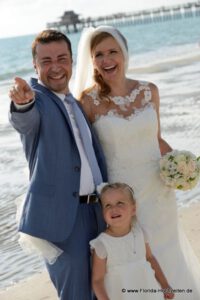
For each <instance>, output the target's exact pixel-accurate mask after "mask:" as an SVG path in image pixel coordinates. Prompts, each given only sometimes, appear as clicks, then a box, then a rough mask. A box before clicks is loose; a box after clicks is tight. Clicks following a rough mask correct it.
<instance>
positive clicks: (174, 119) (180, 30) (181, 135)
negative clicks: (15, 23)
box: [0, 17, 200, 288]
mask: <svg viewBox="0 0 200 300" xmlns="http://www.w3.org/2000/svg"><path fill="white" fill-rule="evenodd" d="M119 29H120V30H121V32H122V33H123V34H124V35H125V36H126V38H127V40H128V45H129V53H130V66H129V74H128V75H129V76H130V77H134V78H138V79H143V80H149V81H152V82H154V83H155V84H156V85H157V86H158V87H159V90H160V98H161V104H160V118H161V128H162V135H163V137H164V138H165V139H166V140H167V141H168V142H169V144H171V145H172V147H173V148H176V149H185V150H190V151H192V152H194V153H195V154H196V155H199V154H200V122H199V113H200V81H199V70H200V17H193V18H185V19H180V20H173V21H166V22H163V23H151V24H148V25H145V24H144V25H138V26H133V25H132V26H124V27H121V28H119ZM33 38H34V35H30V36H21V37H15V38H7V39H0V95H1V96H0V228H1V231H0V288H4V287H6V286H9V285H11V284H12V283H13V282H16V281H19V280H21V279H24V278H26V277H28V276H30V275H32V274H34V273H37V272H39V271H40V270H41V269H42V268H43V263H42V261H41V260H40V259H39V258H37V257H35V256H32V255H31V256H29V255H27V254H25V253H24V252H23V251H22V250H21V249H20V247H19V246H18V243H17V238H18V237H17V228H16V221H15V213H16V206H15V199H16V198H17V197H18V196H19V195H21V194H22V193H24V192H25V191H26V188H27V184H28V175H27V164H26V161H25V158H24V155H23V152H22V147H21V143H20V140H19V136H18V135H17V133H16V132H15V131H14V130H13V129H12V128H11V126H10V125H9V123H8V110H9V99H8V96H7V94H8V90H9V87H10V86H11V84H12V81H13V77H14V76H21V77H23V78H25V79H28V78H29V77H30V76H32V75H34V69H33V67H32V58H31V43H32V40H33ZM69 38H70V39H71V41H72V46H73V47H72V48H73V53H74V68H75V65H76V59H75V58H76V50H77V43H78V40H79V38H80V33H77V34H70V35H69ZM71 84H72V85H73V78H72V83H71ZM192 201H200V186H198V187H197V188H195V189H194V190H192V191H189V192H184V193H183V192H179V193H178V194H177V203H178V205H179V206H181V205H188V204H190V203H191V202H192Z"/></svg>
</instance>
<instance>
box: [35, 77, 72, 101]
mask: <svg viewBox="0 0 200 300" xmlns="http://www.w3.org/2000/svg"><path fill="white" fill-rule="evenodd" d="M38 83H39V84H40V85H42V86H44V87H46V86H45V84H44V83H43V82H42V81H41V80H40V79H38ZM51 92H52V93H54V94H55V95H56V96H57V97H58V98H59V99H60V100H62V101H64V99H65V97H66V96H67V95H70V94H71V93H70V92H69V93H67V95H65V94H62V93H56V92H54V91H52V90H51Z"/></svg>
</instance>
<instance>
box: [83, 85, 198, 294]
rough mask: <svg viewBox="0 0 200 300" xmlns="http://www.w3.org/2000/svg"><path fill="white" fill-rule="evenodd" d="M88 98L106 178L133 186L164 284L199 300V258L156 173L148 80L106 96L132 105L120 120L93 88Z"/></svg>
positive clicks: (155, 125) (154, 127)
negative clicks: (136, 103) (127, 91)
mask: <svg viewBox="0 0 200 300" xmlns="http://www.w3.org/2000/svg"><path fill="white" fill-rule="evenodd" d="M89 96H90V97H91V102H92V103H93V107H94V108H93V109H94V110H95V109H96V121H95V122H94V123H93V126H94V128H95V130H96V133H97V135H98V137H99V140H100V143H101V145H102V147H103V150H104V154H105V157H106V162H107V168H108V179H109V182H111V183H112V182H125V183H127V184H129V185H130V186H131V187H132V188H133V189H134V191H135V197H136V204H137V205H136V206H137V210H136V211H137V219H138V221H139V223H140V225H141V226H142V228H143V229H144V230H145V231H146V232H148V235H149V243H150V246H151V249H152V252H153V254H154V255H155V257H156V258H157V260H158V261H159V263H160V265H161V267H162V269H163V271H164V273H165V275H166V277H167V278H168V281H169V283H170V285H171V286H172V287H173V288H174V289H176V290H177V292H176V298H175V299H180V300H186V299H190V300H199V299H200V284H199V283H200V267H199V262H198V260H197V258H196V257H195V255H194V253H193V251H192V249H191V247H190V245H189V243H188V241H187V240H186V238H185V236H184V234H183V232H182V230H181V229H180V226H179V225H178V217H177V205H176V197H175V193H174V190H172V189H170V188H168V187H167V186H166V185H165V184H164V183H163V182H162V180H161V179H160V175H159V173H160V172H159V159H160V157H161V154H160V149H159V144H158V138H157V132H158V121H157V115H156V111H155V108H154V106H153V104H152V102H151V90H150V88H149V84H148V83H146V82H140V83H139V85H138V86H137V88H136V89H134V90H133V91H132V93H131V94H130V95H129V96H127V97H114V98H113V99H112V100H113V101H114V102H115V104H117V105H118V106H119V107H120V110H121V111H123V110H124V111H125V110H126V104H127V103H128V104H130V103H132V104H133V110H132V114H131V115H130V116H128V117H126V118H125V117H123V116H122V114H119V111H117V110H112V111H109V112H108V113H107V114H103V112H102V113H101V103H100V101H99V100H98V98H97V93H96V91H95V90H93V91H92V92H91V93H90V94H89ZM137 97H141V106H142V108H140V109H137V108H134V101H135V99H137ZM98 114H99V115H98ZM190 290H192V292H190Z"/></svg>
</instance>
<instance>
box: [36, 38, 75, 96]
mask: <svg viewBox="0 0 200 300" xmlns="http://www.w3.org/2000/svg"><path fill="white" fill-rule="evenodd" d="M33 64H34V67H35V70H36V73H37V74H38V78H39V80H41V81H42V83H43V84H44V85H45V86H46V87H47V88H49V89H50V90H52V91H54V92H57V93H62V94H66V93H67V92H69V87H68V84H69V80H70V78H71V75H72V57H71V53H70V51H69V48H68V45H67V43H66V42H65V41H55V42H54V41H53V42H50V43H48V44H40V43H39V44H38V45H37V47H36V56H35V58H34V61H33Z"/></svg>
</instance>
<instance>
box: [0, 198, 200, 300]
mask: <svg viewBox="0 0 200 300" xmlns="http://www.w3.org/2000/svg"><path fill="white" fill-rule="evenodd" d="M178 215H179V221H180V224H181V226H182V228H183V230H184V232H185V234H186V236H187V238H188V240H189V242H190V244H191V246H192V248H193V250H194V252H195V254H196V256H197V258H198V261H199V262H200V222H199V219H200V203H193V204H191V205H190V206H189V207H181V208H179V211H178ZM0 299H1V300H57V299H58V297H57V293H56V290H55V288H54V287H53V285H52V283H51V281H50V279H49V275H48V273H47V271H46V270H44V271H43V272H42V273H39V274H36V275H33V276H31V277H30V278H28V279H26V280H24V281H20V282H18V283H16V284H14V285H13V286H11V287H8V288H7V289H3V290H1V291H0Z"/></svg>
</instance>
